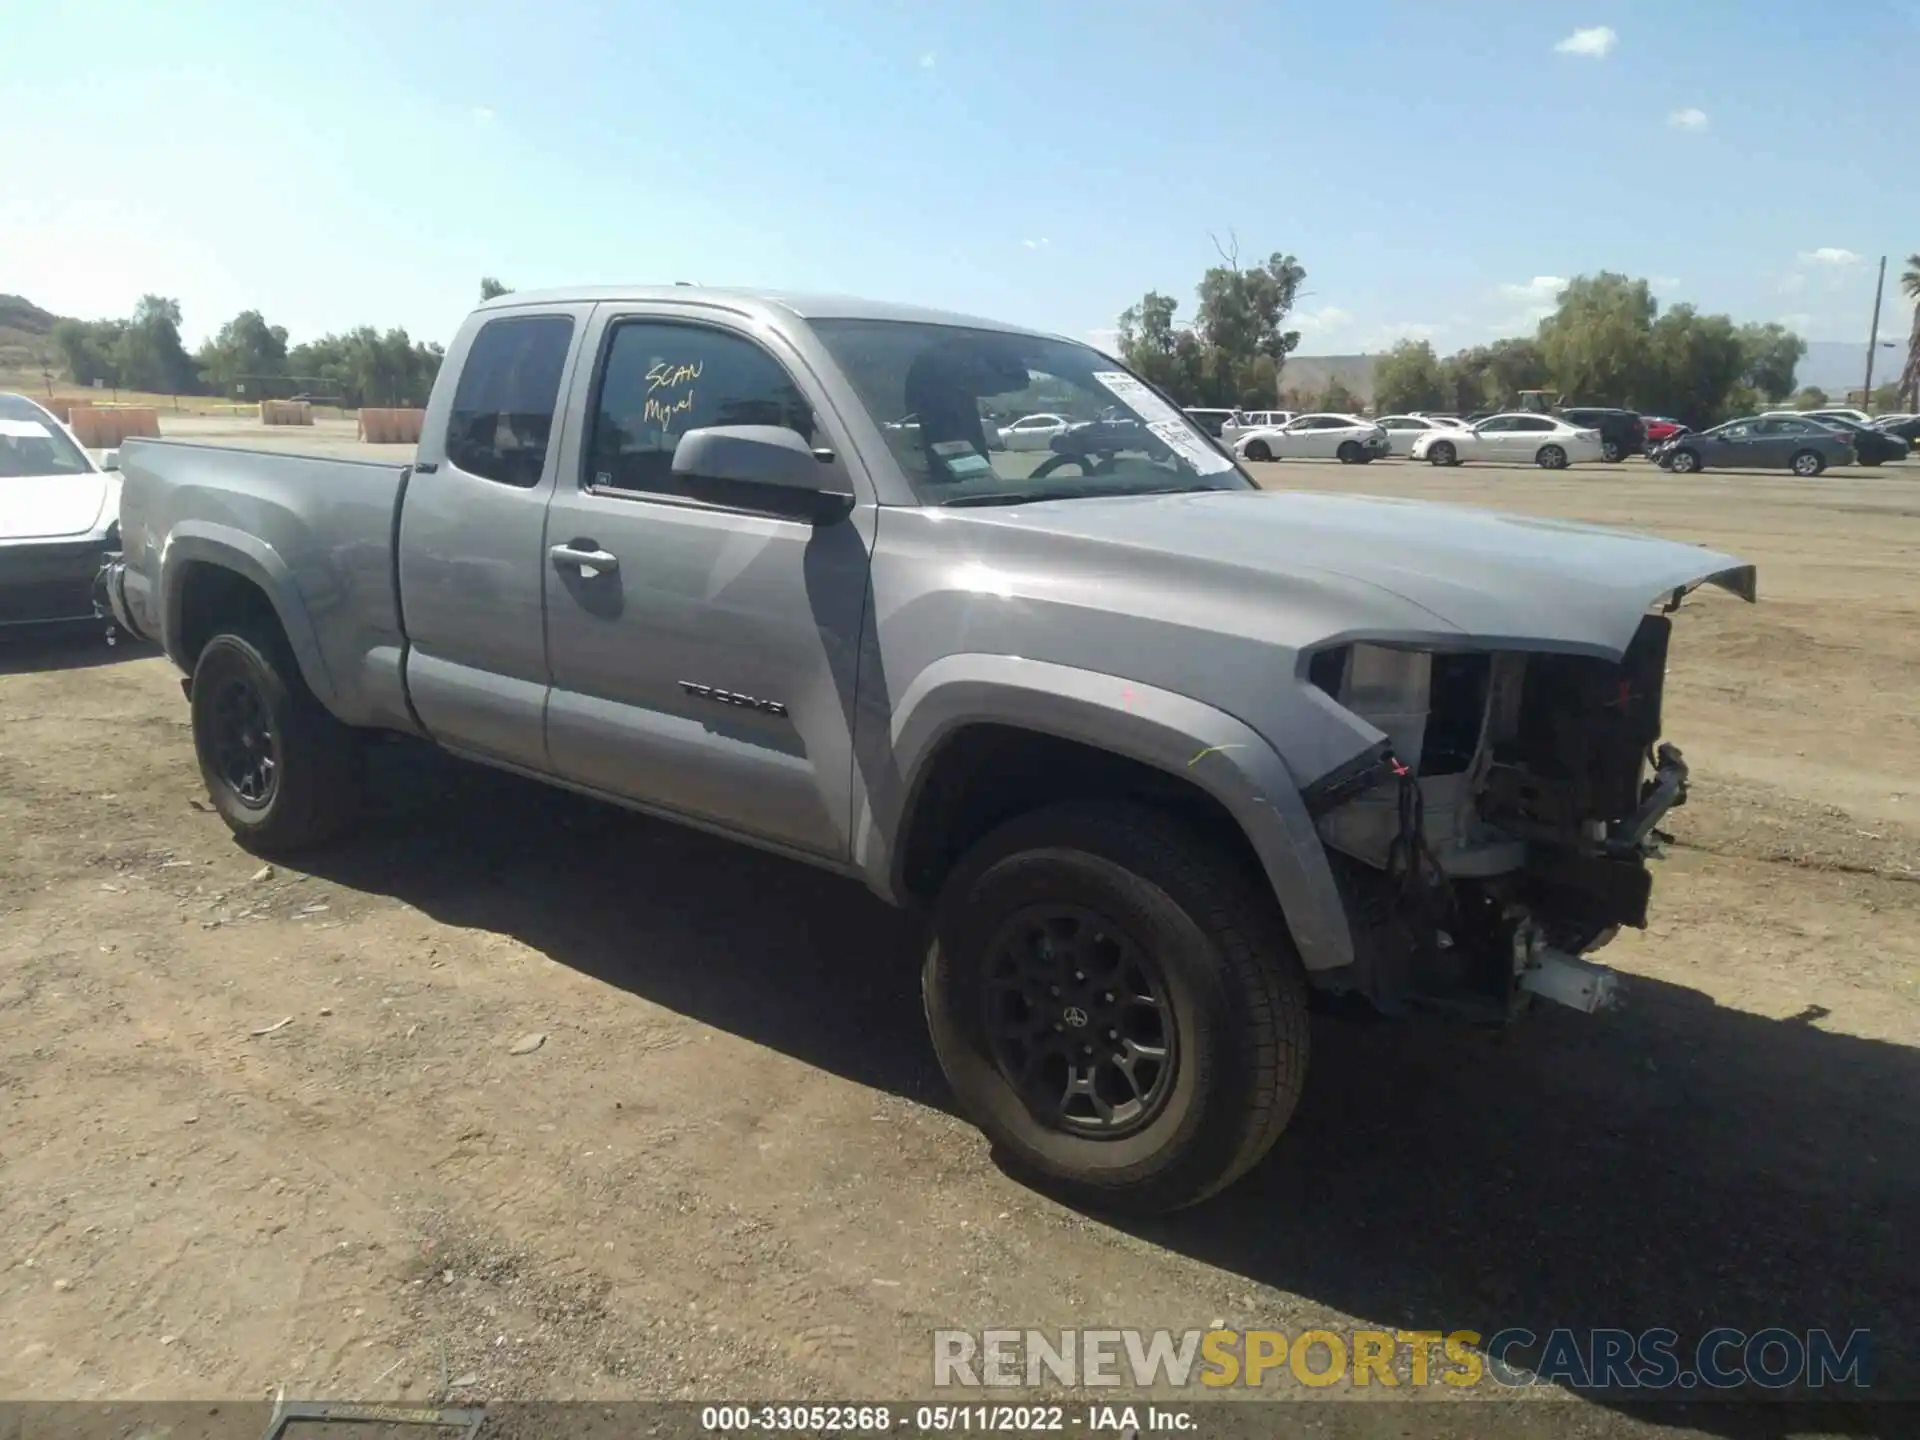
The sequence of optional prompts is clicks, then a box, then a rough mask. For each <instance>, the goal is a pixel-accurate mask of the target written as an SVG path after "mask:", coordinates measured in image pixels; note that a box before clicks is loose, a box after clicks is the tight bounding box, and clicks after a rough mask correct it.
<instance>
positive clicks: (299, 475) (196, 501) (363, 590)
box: [120, 440, 413, 729]
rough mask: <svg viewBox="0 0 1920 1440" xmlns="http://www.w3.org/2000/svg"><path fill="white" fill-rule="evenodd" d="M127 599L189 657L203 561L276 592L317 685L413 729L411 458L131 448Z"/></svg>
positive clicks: (358, 710)
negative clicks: (408, 571)
mask: <svg viewBox="0 0 1920 1440" xmlns="http://www.w3.org/2000/svg"><path fill="white" fill-rule="evenodd" d="M120 468H121V472H122V481H123V483H122V492H121V521H120V526H121V533H122V536H123V544H124V546H125V550H126V558H127V565H126V572H125V574H126V579H125V585H126V605H127V609H128V612H129V616H130V618H131V619H132V620H133V621H134V623H135V625H136V627H137V628H138V629H139V630H140V631H141V632H142V633H143V634H145V635H146V636H147V637H148V638H150V639H153V640H156V641H159V642H160V643H162V644H164V645H165V646H166V648H167V651H168V653H169V654H170V655H172V656H173V658H174V659H175V661H176V662H178V663H179V664H181V666H182V667H183V668H186V667H188V666H189V665H190V664H191V663H192V662H191V654H192V649H193V647H192V646H190V645H188V644H186V643H184V639H185V637H186V635H187V633H188V631H189V630H190V628H191V595H192V589H193V581H194V575H193V567H194V566H195V565H196V564H207V565H220V566H225V567H228V568H230V569H233V570H236V571H237V572H238V573H239V574H241V575H242V576H244V577H245V578H246V579H248V580H251V581H252V582H253V583H254V584H255V585H257V586H258V587H259V588H260V589H261V590H262V591H263V592H264V593H265V594H266V596H267V597H268V599H269V600H270V601H271V602H272V604H273V606H274V609H275V611H276V612H277V613H278V614H279V616H280V620H281V624H282V626H283V627H284V628H285V630H286V632H287V636H288V639H289V640H290V642H291V643H292V645H293V648H294V651H295V654H296V657H297V658H298V659H299V662H300V668H301V672H302V674H303V675H305V677H306V679H307V683H308V684H309V686H311V687H312V689H313V690H314V692H315V693H316V694H317V695H319V696H320V697H321V698H322V699H323V701H324V702H325V703H326V704H327V706H328V708H329V709H331V710H332V711H333V712H334V714H336V715H338V716H339V717H340V718H341V719H342V720H345V721H347V722H348V723H349V724H355V725H379V726H390V727H397V728H402V729H411V728H413V725H412V720H411V717H410V715H409V712H408V710H407V705H406V696H405V690H404V687H403V684H402V681H401V661H402V657H403V654H404V636H403V634H402V631H401V626H400V606H399V595H398V589H397V585H396V570H395V565H394V535H395V528H396V522H397V519H398V516H399V506H400V499H401V496H402V495H403V494H404V492H405V488H406V479H407V475H408V473H409V470H410V467H409V466H407V465H405V464H398V463H393V462H380V461H366V460H344V459H330V458H327V457H323V456H317V455H300V454H289V453H287V452H285V451H278V450H258V449H238V448H234V447H231V446H224V445H204V444H193V443H190V442H185V441H178V440H130V441H128V442H127V443H126V445H125V446H124V447H123V448H122V449H121V451H120Z"/></svg>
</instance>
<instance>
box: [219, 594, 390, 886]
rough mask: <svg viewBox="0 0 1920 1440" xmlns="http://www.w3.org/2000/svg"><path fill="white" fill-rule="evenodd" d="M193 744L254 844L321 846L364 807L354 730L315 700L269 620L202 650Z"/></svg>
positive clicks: (226, 807)
mask: <svg viewBox="0 0 1920 1440" xmlns="http://www.w3.org/2000/svg"><path fill="white" fill-rule="evenodd" d="M193 748H194V753H195V754H196V756H197V757H198V758H199V761H200V775H201V778H202V779H203V780H204V781H205V782H206V786H207V796H208V798H209V799H211V800H212V801H213V806H214V809H216V810H218V811H219V812H220V818H221V819H223V820H225V821H226V822H227V828H228V829H229V830H231V831H233V833H234V834H235V835H236V836H238V837H239V840H240V843H241V844H243V845H245V846H246V847H247V848H248V849H250V850H257V851H259V852H261V853H262V854H275V853H285V852H289V851H294V850H300V849H304V848H306V847H309V846H312V845H317V844H319V843H320V842H321V841H323V840H327V839H330V838H332V837H333V836H334V835H337V834H338V833H340V831H341V830H343V829H345V828H346V826H347V825H348V824H350V823H351V822H352V820H353V818H354V817H355V815H357V814H358V812H359V800H360V775H361V764H360V762H361V755H360V747H359V744H358V742H357V740H356V738H355V736H354V733H353V731H352V729H351V728H350V727H348V726H346V725H342V724H341V723H340V722H339V721H338V720H336V719H334V717H333V716H332V715H331V714H329V713H328V711H327V709H326V707H325V706H323V705H322V704H321V703H320V702H319V701H318V700H316V699H315V698H314V696H313V692H312V691H311V690H309V689H308V688H307V683H306V681H305V680H304V679H303V678H302V677H301V674H300V667H299V664H298V663H297V662H296V661H295V660H294V658H293V653H292V651H291V649H290V648H289V647H288V645H287V642H286V640H285V638H284V637H283V636H282V635H281V634H280V633H279V631H278V629H277V628H276V627H274V626H273V625H271V624H265V623H260V622H254V623H251V624H249V625H247V626H245V627H242V628H239V629H236V630H233V631H228V632H224V633H221V634H218V635H215V636H214V637H213V638H212V639H211V640H209V641H208V642H207V643H206V646H205V647H204V648H203V649H202V650H201V651H200V659H199V661H198V662H197V663H196V664H195V666H194V668H193Z"/></svg>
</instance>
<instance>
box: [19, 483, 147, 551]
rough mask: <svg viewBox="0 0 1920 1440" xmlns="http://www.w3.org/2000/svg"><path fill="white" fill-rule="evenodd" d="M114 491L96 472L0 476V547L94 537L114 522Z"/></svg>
mask: <svg viewBox="0 0 1920 1440" xmlns="http://www.w3.org/2000/svg"><path fill="white" fill-rule="evenodd" d="M117 490H118V486H117V484H116V483H115V481H114V480H113V479H112V478H111V477H109V476H108V475H107V474H105V473H103V472H99V471H90V472H88V473H87V474H85V475H27V476H16V477H13V478H7V477H0V542H4V541H8V540H55V539H72V538H75V537H78V536H82V535H92V534H95V533H96V532H98V531H100V530H103V529H105V528H106V526H107V524H108V522H109V521H111V520H112V519H113V518H114V515H115V511H116V510H117V508H118V507H117V505H116V504H111V503H110V502H113V501H117V498H118V496H117Z"/></svg>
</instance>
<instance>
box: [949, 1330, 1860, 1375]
mask: <svg viewBox="0 0 1920 1440" xmlns="http://www.w3.org/2000/svg"><path fill="white" fill-rule="evenodd" d="M1872 1381H1873V1353H1872V1343H1871V1336H1870V1335H1869V1334H1868V1332H1867V1331H1865V1330H1852V1331H1848V1332H1845V1333H1841V1332H1837V1331H1830V1330H1789V1329H1785V1328H1783V1327H1778V1326H1776V1327H1771V1328H1768V1329H1763V1330H1755V1331H1751V1332H1749V1331H1744V1330H1736V1329H1732V1328H1729V1327H1722V1328H1717V1329H1713V1330H1709V1331H1707V1332H1706V1333H1705V1334H1703V1335H1701V1336H1700V1337H1699V1338H1698V1339H1697V1340H1695V1341H1692V1342H1683V1341H1682V1339H1681V1336H1680V1335H1679V1333H1678V1332H1677V1331H1674V1330H1667V1329H1651V1330H1642V1331H1638V1332H1635V1331H1629V1330H1608V1329H1595V1330H1572V1329H1554V1330H1547V1331H1544V1332H1536V1331H1533V1330H1529V1329H1526V1328H1524V1327H1518V1326H1516V1327H1512V1328H1509V1329H1504V1330H1499V1331H1495V1332H1494V1333H1493V1334H1491V1335H1483V1334H1481V1333H1480V1332H1479V1331H1476V1330H1449V1331H1439V1330H1324V1329H1314V1330H1301V1331H1298V1332H1295V1333H1294V1334H1291V1335H1289V1334H1288V1333H1287V1332H1285V1331H1281V1330H1179V1331H1176V1330H1055V1331H1043V1330H979V1331H973V1330H936V1331H934V1333H933V1383H934V1384H935V1385H936V1386H940V1387H943V1388H944V1387H957V1388H961V1389H977V1388H1000V1387H1006V1388H1018V1387H1026V1388H1029V1389H1033V1388H1039V1387H1042V1386H1049V1385H1058V1386H1068V1387H1075V1388H1078V1387H1102V1386H1119V1385H1131V1386H1133V1387H1135V1388H1138V1389H1143V1390H1144V1389H1149V1388H1152V1387H1153V1386H1156V1385H1165V1386H1172V1387H1175V1388H1185V1387H1188V1386H1195V1385H1198V1386H1204V1387H1208V1388H1214V1389H1220V1388H1225V1387H1230V1386H1231V1387H1243V1388H1248V1389H1259V1388H1262V1387H1266V1386H1281V1385H1289V1384H1296V1385H1303V1386H1306V1387H1308V1388H1310V1389H1322V1388H1325V1387H1327V1386H1331V1385H1338V1384H1342V1383H1346V1384H1349V1385H1352V1386H1356V1387H1365V1386H1382V1387H1396V1386H1411V1387H1419V1386H1427V1385H1443V1386H1449V1387H1452V1388H1455V1389H1469V1388H1473V1387H1484V1386H1502V1387H1506V1388H1509V1389H1524V1388H1528V1387H1531V1386H1535V1385H1556V1386H1560V1387H1562V1388H1565V1389H1569V1390H1658V1391H1676V1390H1677V1391H1695V1390H1702V1389H1705V1390H1733V1389H1738V1388H1740V1387H1743V1386H1758V1387H1761V1388H1763V1389H1768V1390H1786V1389H1792V1388H1800V1389H1828V1388H1845V1389H1852V1390H1862V1389H1866V1388H1867V1387H1869V1386H1870V1385H1871V1384H1872Z"/></svg>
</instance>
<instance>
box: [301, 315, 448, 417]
mask: <svg viewBox="0 0 1920 1440" xmlns="http://www.w3.org/2000/svg"><path fill="white" fill-rule="evenodd" d="M443 358H444V356H443V352H442V350H441V348H440V347H439V346H438V345H429V344H422V343H421V342H419V341H416V340H413V339H410V338H409V337H408V335H407V332H406V331H405V330H401V329H393V330H389V331H387V333H386V334H384V335H382V334H381V333H380V332H378V331H377V330H375V329H374V328H373V327H372V326H371V325H362V326H361V327H360V328H358V329H357V330H350V331H348V332H347V333H346V334H344V335H322V336H321V337H320V338H319V339H318V340H310V341H308V342H306V343H305V344H303V345H296V346H294V348H293V350H292V352H291V353H290V354H289V355H288V356H287V367H288V369H289V370H290V371H292V373H294V374H296V375H302V376H312V377H314V378H316V379H318V380H320V381H321V382H323V383H324V384H326V385H327V386H328V387H329V388H330V389H332V390H334V391H336V392H337V393H338V394H339V395H340V397H341V399H342V400H343V401H344V402H345V403H346V404H348V405H351V406H359V405H394V406H420V405H424V404H426V402H427V395H428V393H429V392H430V391H431V390H432V389H433V381H434V377H435V376H436V375H438V374H439V373H440V362H441V360H442V359H443Z"/></svg>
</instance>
